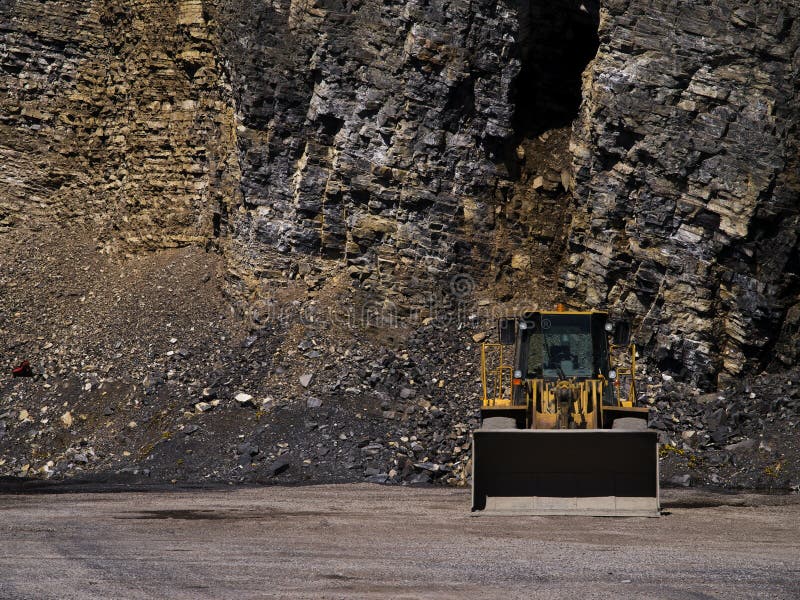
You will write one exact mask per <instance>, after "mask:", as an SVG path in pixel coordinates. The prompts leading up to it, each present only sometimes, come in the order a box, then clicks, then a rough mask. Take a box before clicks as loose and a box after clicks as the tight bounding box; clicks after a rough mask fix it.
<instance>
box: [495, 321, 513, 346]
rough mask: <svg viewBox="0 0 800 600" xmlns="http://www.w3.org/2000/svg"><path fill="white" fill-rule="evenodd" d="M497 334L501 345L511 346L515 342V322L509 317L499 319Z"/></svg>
mask: <svg viewBox="0 0 800 600" xmlns="http://www.w3.org/2000/svg"><path fill="white" fill-rule="evenodd" d="M497 333H498V337H499V338H500V343H501V344H503V345H504V346H512V345H513V344H514V342H516V341H517V320H516V319H514V318H510V317H504V318H502V319H499V320H498V321H497Z"/></svg>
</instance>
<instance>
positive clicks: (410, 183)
mask: <svg viewBox="0 0 800 600" xmlns="http://www.w3.org/2000/svg"><path fill="white" fill-rule="evenodd" d="M798 12H799V9H798V8H797V7H796V6H795V5H794V4H793V3H791V2H788V1H784V2H781V1H778V0H770V1H767V2H751V3H745V4H743V3H741V2H733V1H732V0H713V1H709V2H704V3H699V2H698V3H679V4H676V3H671V2H664V1H661V0H649V1H645V0H607V1H604V2H602V3H598V2H595V1H585V2H580V1H578V0H562V1H560V2H539V1H536V2H531V1H524V2H523V1H513V0H504V1H502V2H494V1H492V2H489V1H488V0H476V1H472V2H466V1H465V0H455V1H453V2H438V1H436V2H426V1H423V0H416V1H412V2H376V1H374V0H342V1H339V0H317V1H306V0H304V1H299V0H294V1H287V0H272V1H270V2H254V1H252V0H229V1H222V0H204V1H200V0H184V1H181V2H178V3H174V4H171V3H168V4H164V3H156V2H148V1H143V0H138V1H134V0H129V1H126V2H108V1H98V0H95V1H91V2H74V1H71V0H61V1H59V2H50V3H46V4H42V3H40V2H33V1H26V0H19V1H15V2H10V1H5V2H0V31H2V45H0V69H2V71H0V78H2V79H1V80H2V84H1V85H2V89H3V90H4V93H3V94H2V95H0V154H1V155H2V163H0V186H1V187H0V222H2V223H3V224H5V225H14V224H21V223H24V222H25V221H32V222H34V223H39V224H41V223H51V224H52V223H58V222H59V221H60V220H61V219H67V218H70V217H73V216H77V217H80V218H85V219H90V220H92V221H94V222H96V224H97V228H98V231H99V232H100V239H101V241H102V244H101V245H104V247H105V248H106V249H107V250H108V251H109V252H112V251H115V250H117V249H120V248H124V249H126V250H128V251H130V250H137V249H142V248H160V247H166V246H174V245H184V244H188V243H200V244H210V245H216V246H217V247H219V248H220V249H221V251H222V252H224V254H225V257H226V260H227V263H228V265H229V278H230V282H231V287H232V289H234V290H237V291H238V292H240V295H247V297H248V298H251V299H252V298H261V299H263V298H268V297H270V296H271V295H274V294H275V293H276V292H275V290H277V289H281V288H283V289H286V288H292V294H294V295H295V296H293V297H297V298H300V299H302V298H304V297H305V296H304V294H305V293H306V292H307V290H308V289H312V290H313V289H314V288H319V287H320V286H324V285H325V283H326V281H328V280H330V278H331V277H332V276H335V277H336V279H337V280H338V281H339V282H340V285H342V286H344V287H345V288H347V289H351V290H359V291H360V292H361V293H364V294H367V295H369V296H371V297H374V298H377V299H378V300H380V301H383V302H387V303H391V304H392V306H394V307H395V309H396V310H398V311H399V312H400V313H404V314H411V313H412V312H414V311H417V312H419V311H420V310H423V311H424V310H425V307H427V306H429V304H430V301H431V295H432V293H434V292H437V293H438V292H442V293H444V294H447V293H449V292H452V289H451V287H450V285H449V281H450V279H451V278H452V277H453V276H454V275H455V274H465V273H466V274H469V275H470V276H471V277H473V279H474V280H476V281H477V282H478V283H479V285H480V286H481V287H480V288H479V289H485V290H486V294H487V296H490V297H492V299H493V300H494V301H514V300H520V301H522V300H526V301H528V302H532V303H534V304H535V303H537V302H540V303H541V302H543V301H544V300H545V299H549V298H551V297H555V296H559V295H566V296H568V297H569V298H570V300H571V302H572V303H573V304H574V305H576V306H589V307H597V308H610V309H612V310H615V311H616V312H618V313H627V314H628V315H630V316H631V318H633V320H634V322H635V324H636V328H637V338H638V340H639V341H640V342H641V343H642V344H643V345H645V346H646V347H647V350H648V356H650V357H652V358H653V359H654V361H655V362H656V363H657V365H658V366H659V367H660V368H663V369H666V370H670V371H673V372H677V373H682V374H683V376H684V377H685V378H687V379H691V380H693V381H694V382H696V383H700V384H702V385H704V386H713V385H715V384H716V383H717V380H718V379H719V378H720V377H722V378H723V379H724V378H725V377H731V376H735V375H739V374H742V373H745V372H749V371H752V370H754V369H757V368H760V367H763V366H765V365H766V364H768V362H769V361H770V360H771V359H772V358H773V357H776V360H778V361H783V362H791V361H793V360H795V359H796V358H797V357H798V354H799V352H798V345H797V341H796V340H797V329H798V318H797V314H800V309H798V308H797V306H798V290H799V289H800V287H799V285H798V264H799V263H800V261H799V260H798V250H797V231H798V202H797V196H798V189H800V184H798V181H797V168H798V164H797V163H798V160H797V155H798V149H797V130H796V126H797V110H796V108H795V107H796V106H797V100H798V97H797V96H798V85H797V73H798V66H799V65H798V60H800V59H798V47H800V20H798V18H797V17H798V16H800V15H798ZM598 32H599V33H598ZM598 45H599V49H598ZM792 306H794V308H792ZM787 315H788V318H787ZM781 328H783V332H784V333H783V334H780V333H779V331H780V330H781Z"/></svg>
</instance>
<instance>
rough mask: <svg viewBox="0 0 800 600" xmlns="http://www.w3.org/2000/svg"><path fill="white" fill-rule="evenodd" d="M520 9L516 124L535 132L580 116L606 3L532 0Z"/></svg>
mask: <svg viewBox="0 0 800 600" xmlns="http://www.w3.org/2000/svg"><path fill="white" fill-rule="evenodd" d="M520 9H521V13H520V14H521V23H520V33H521V36H520V39H521V42H522V56H521V58H522V69H521V71H520V74H519V76H518V78H517V88H516V97H515V99H514V100H515V103H514V104H515V107H516V110H515V114H514V120H515V123H514V125H515V130H516V132H517V133H518V135H519V136H520V137H523V138H532V137H535V136H538V135H540V134H542V133H544V132H545V131H549V130H551V129H558V128H561V127H566V126H568V125H570V124H571V123H572V121H574V120H575V118H576V117H577V115H578V109H579V108H580V104H581V79H582V74H583V71H584V70H585V69H586V66H587V65H588V64H589V62H590V61H591V60H592V59H593V58H594V56H595V55H596V54H597V49H598V47H599V45H600V38H599V36H598V27H599V24H600V8H599V1H598V0H583V1H581V0H528V1H527V2H525V3H524V5H523V6H521V7H520Z"/></svg>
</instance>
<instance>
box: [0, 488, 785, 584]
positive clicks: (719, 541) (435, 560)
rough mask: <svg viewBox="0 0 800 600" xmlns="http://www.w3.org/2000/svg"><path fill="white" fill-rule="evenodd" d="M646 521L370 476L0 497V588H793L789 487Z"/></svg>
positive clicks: (693, 505)
mask: <svg viewBox="0 0 800 600" xmlns="http://www.w3.org/2000/svg"><path fill="white" fill-rule="evenodd" d="M662 504H663V506H664V513H665V514H664V516H662V517H661V518H658V519H653V518H651V519H646V518H640V519H612V518H584V517H522V518H509V517H490V516H480V517H474V516H471V515H470V513H469V510H468V509H469V491H468V490H466V489H452V488H451V489H447V488H431V487H422V488H417V487H402V488H401V487H387V486H379V485H371V484H346V485H321V486H299V487H282V486H272V487H247V488H242V487H231V488H229V489H216V490H186V489H184V490H175V489H161V490H149V491H146V492H138V491H137V492H120V493H86V492H81V493H74V492H70V493H55V494H52V493H51V494H5V495H0V539H2V540H3V543H2V545H0V597H2V598H5V599H8V600H21V599H28V598H36V599H39V600H44V599H49V598H54V599H55V598H57V599H63V600H67V599H70V598H80V599H91V598H103V599H105V598H173V599H181V598H187V599H203V598H215V599H217V598H504V599H507V598H521V597H525V598H532V597H535V598H576V597H585V598H618V597H629V598H630V597H633V598H726V599H729V598H797V597H798V596H797V593H798V591H797V581H798V580H800V495H798V494H791V495H780V496H778V495H775V496H772V495H770V496H759V495H754V494H737V495H732V494H725V495H719V494H714V493H710V492H706V491H702V490H700V491H699V490H665V491H664V493H663V494H662Z"/></svg>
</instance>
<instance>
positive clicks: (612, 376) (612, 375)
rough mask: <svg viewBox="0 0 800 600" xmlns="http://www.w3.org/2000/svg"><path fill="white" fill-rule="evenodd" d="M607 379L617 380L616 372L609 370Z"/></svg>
mask: <svg viewBox="0 0 800 600" xmlns="http://www.w3.org/2000/svg"><path fill="white" fill-rule="evenodd" d="M608 378H609V379H616V378H617V372H616V371H615V370H614V369H611V370H610V371H609V372H608Z"/></svg>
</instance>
